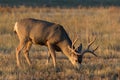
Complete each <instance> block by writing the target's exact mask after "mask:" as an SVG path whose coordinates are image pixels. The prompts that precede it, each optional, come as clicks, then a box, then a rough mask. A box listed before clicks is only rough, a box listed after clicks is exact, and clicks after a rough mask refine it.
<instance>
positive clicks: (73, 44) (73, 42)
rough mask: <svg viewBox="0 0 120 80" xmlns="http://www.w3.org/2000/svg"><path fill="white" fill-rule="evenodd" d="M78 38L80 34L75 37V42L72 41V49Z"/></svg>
mask: <svg viewBox="0 0 120 80" xmlns="http://www.w3.org/2000/svg"><path fill="white" fill-rule="evenodd" d="M77 40H78V36H77V37H76V38H75V40H74V41H73V43H72V49H73V47H74V45H75V43H76V42H77Z"/></svg>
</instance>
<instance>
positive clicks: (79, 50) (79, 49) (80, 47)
mask: <svg viewBox="0 0 120 80" xmlns="http://www.w3.org/2000/svg"><path fill="white" fill-rule="evenodd" d="M77 51H78V53H81V52H82V43H80V45H79V47H78V48H77Z"/></svg>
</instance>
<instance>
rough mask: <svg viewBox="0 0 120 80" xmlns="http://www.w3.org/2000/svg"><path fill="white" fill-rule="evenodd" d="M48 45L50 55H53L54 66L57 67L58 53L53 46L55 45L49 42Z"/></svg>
mask: <svg viewBox="0 0 120 80" xmlns="http://www.w3.org/2000/svg"><path fill="white" fill-rule="evenodd" d="M47 45H48V50H49V55H50V56H51V57H52V60H53V64H54V67H55V68H56V55H55V50H54V48H53V45H52V44H50V43H49V42H47Z"/></svg>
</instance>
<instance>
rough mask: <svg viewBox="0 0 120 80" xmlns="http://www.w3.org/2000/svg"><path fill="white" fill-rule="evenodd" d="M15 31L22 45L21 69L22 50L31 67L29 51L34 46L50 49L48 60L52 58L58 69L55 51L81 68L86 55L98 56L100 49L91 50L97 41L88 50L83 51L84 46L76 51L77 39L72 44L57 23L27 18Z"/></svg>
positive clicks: (18, 49)
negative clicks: (97, 51) (97, 52)
mask: <svg viewBox="0 0 120 80" xmlns="http://www.w3.org/2000/svg"><path fill="white" fill-rule="evenodd" d="M14 31H15V32H16V33H17V35H18V38H19V40H20V43H19V45H18V47H17V48H16V59H17V65H18V66H19V67H20V61H19V54H20V53H21V51H22V50H23V52H24V56H25V58H26V60H27V62H28V64H29V65H31V61H30V59H29V50H30V48H31V45H32V44H39V45H44V46H47V47H48V53H49V57H48V60H49V59H50V57H52V60H53V64H54V67H56V54H55V51H61V52H63V53H64V54H65V55H66V56H67V57H68V59H69V60H70V61H71V63H72V64H73V66H74V67H76V68H79V66H80V64H81V62H82V57H83V55H84V54H85V53H88V52H89V53H92V54H93V55H95V56H97V55H96V54H95V53H94V52H95V51H96V50H97V48H98V47H96V48H95V49H94V50H90V49H89V48H90V46H91V45H92V44H93V43H94V41H95V39H94V40H93V41H92V42H90V44H89V45H88V48H87V49H86V50H84V51H82V44H80V46H79V47H78V48H77V49H75V48H74V44H75V42H76V41H77V39H75V41H74V42H72V41H71V39H70V38H69V36H68V34H67V32H66V31H65V29H64V27H63V26H61V25H59V24H56V23H52V22H47V21H43V20H37V19H32V18H27V19H22V20H19V21H18V22H16V23H15V26H14Z"/></svg>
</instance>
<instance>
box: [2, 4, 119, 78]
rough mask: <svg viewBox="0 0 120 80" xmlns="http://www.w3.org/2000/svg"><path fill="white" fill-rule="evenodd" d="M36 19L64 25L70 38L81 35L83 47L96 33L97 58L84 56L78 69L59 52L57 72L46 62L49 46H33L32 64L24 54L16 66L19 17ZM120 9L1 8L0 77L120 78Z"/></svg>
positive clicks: (31, 53) (80, 40) (31, 52)
mask: <svg viewBox="0 0 120 80" xmlns="http://www.w3.org/2000/svg"><path fill="white" fill-rule="evenodd" d="M28 17H31V18H36V19H42V20H47V21H50V22H55V23H58V24H61V25H63V26H64V28H65V30H66V31H67V32H68V34H69V36H70V38H71V40H74V38H75V35H78V36H79V40H78V42H77V43H76V46H78V45H79V43H82V44H83V46H84V48H85V47H86V46H87V44H88V37H90V38H91V39H92V38H93V37H94V36H96V37H97V40H96V42H95V43H94V45H93V47H92V48H94V47H95V46H97V45H99V48H98V50H97V51H96V54H97V55H98V57H94V56H93V55H91V54H86V55H85V56H84V59H83V62H82V64H81V68H80V70H75V69H74V68H73V66H72V64H71V63H70V61H69V60H68V59H67V57H66V56H65V55H64V54H62V53H56V54H57V67H58V68H59V72H57V73H56V72H55V71H54V68H53V63H52V60H51V61H50V63H49V64H48V65H46V64H45V63H46V59H47V48H46V47H43V46H39V45H33V46H32V48H31V50H30V58H31V60H32V67H29V66H28V65H27V62H26V61H25V59H24V56H23V54H21V62H22V68H21V69H20V68H18V67H17V66H16V58H15V48H16V47H17V45H18V43H19V40H18V38H17V36H16V35H15V34H14V33H13V27H14V24H15V22H16V21H17V20H19V19H23V18H28ZM119 42H120V8H119V7H109V8H104V7H99V8H69V9H61V8H59V7H58V8H44V7H43V8H38V7H35V8H32V7H25V6H20V7H13V8H9V7H7V8H4V7H0V80H120V43H119Z"/></svg>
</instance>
